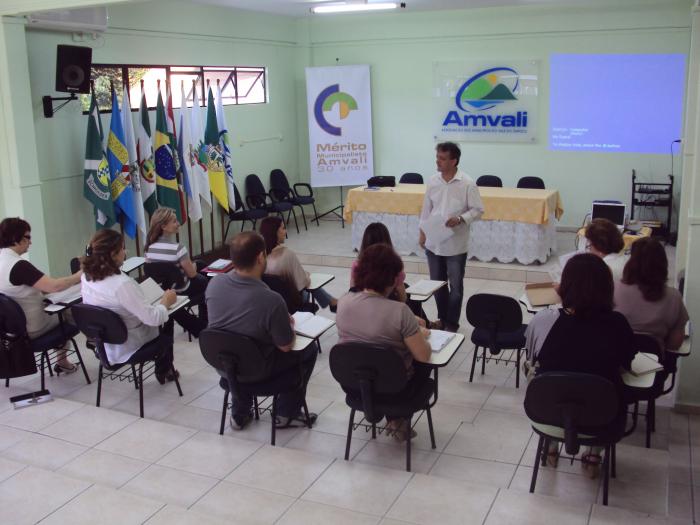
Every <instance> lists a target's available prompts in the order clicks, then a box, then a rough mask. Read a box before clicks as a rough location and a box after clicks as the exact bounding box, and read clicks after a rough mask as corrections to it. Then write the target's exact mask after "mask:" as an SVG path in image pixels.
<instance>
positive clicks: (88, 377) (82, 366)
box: [70, 337, 90, 385]
mask: <svg viewBox="0 0 700 525" xmlns="http://www.w3.org/2000/svg"><path fill="white" fill-rule="evenodd" d="M70 342H71V343H73V349H74V350H75V355H77V356H78V362H79V363H80V368H82V369H83V374H84V375H85V381H87V384H88V385H89V384H90V376H89V375H88V373H87V370H86V369H85V363H83V356H82V355H80V350H78V345H77V344H76V343H75V339H73V338H72V337H71V340H70Z"/></svg>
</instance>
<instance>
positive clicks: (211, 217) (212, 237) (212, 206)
mask: <svg viewBox="0 0 700 525" xmlns="http://www.w3.org/2000/svg"><path fill="white" fill-rule="evenodd" d="M207 91H209V79H207ZM205 95H207V93H205ZM204 100H207V99H206V98H205V99H204ZM209 193H210V195H211V211H210V212H209V218H210V226H211V249H212V251H214V241H215V238H214V202H215V201H214V193H213V192H211V191H210V192H209Z"/></svg>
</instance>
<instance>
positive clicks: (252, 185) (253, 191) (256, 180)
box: [245, 173, 267, 195]
mask: <svg viewBox="0 0 700 525" xmlns="http://www.w3.org/2000/svg"><path fill="white" fill-rule="evenodd" d="M245 192H246V195H264V194H266V193H267V192H266V191H265V186H263V183H262V181H261V180H260V177H258V176H257V175H255V174H254V173H251V174H250V175H248V176H247V177H246V178H245Z"/></svg>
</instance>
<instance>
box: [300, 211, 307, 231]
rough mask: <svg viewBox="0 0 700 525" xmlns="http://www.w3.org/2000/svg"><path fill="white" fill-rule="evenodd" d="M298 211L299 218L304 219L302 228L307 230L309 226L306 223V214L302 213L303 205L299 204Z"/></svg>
mask: <svg viewBox="0 0 700 525" xmlns="http://www.w3.org/2000/svg"><path fill="white" fill-rule="evenodd" d="M299 211H300V212H301V218H302V219H303V220H304V230H306V231H309V227H308V226H307V225H306V215H305V214H304V207H303V206H299Z"/></svg>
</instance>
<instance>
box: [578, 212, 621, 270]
mask: <svg viewBox="0 0 700 525" xmlns="http://www.w3.org/2000/svg"><path fill="white" fill-rule="evenodd" d="M624 247H625V240H624V238H623V237H622V233H621V232H620V230H619V229H618V227H617V226H616V225H615V223H614V222H612V221H609V220H608V219H593V220H592V221H591V223H590V224H589V225H588V226H587V227H586V251H588V252H590V253H592V254H593V255H597V256H598V257H600V258H601V259H603V262H605V264H607V265H608V267H609V268H610V271H611V272H612V276H613V280H615V281H617V280H618V279H620V278H621V277H622V269H623V268H624V267H625V263H626V262H627V257H625V255H624V254H623V253H622V250H623V249H624Z"/></svg>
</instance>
